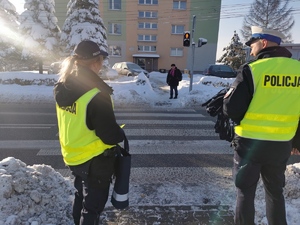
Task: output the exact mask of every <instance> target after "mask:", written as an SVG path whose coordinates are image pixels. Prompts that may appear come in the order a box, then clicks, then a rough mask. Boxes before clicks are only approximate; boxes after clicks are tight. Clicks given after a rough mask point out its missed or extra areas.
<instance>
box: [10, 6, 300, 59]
mask: <svg viewBox="0 0 300 225" xmlns="http://www.w3.org/2000/svg"><path fill="white" fill-rule="evenodd" d="M10 2H11V3H13V4H14V5H15V6H16V8H17V11H18V12H22V10H23V6H24V2H25V0H10ZM253 2H254V0H239V1H238V3H237V0H222V8H221V20H220V28H219V38H218V50H217V59H218V58H219V57H220V56H221V55H222V49H223V48H224V47H226V46H227V45H228V44H229V42H230V40H231V38H232V35H233V32H234V31H235V30H236V31H237V32H238V34H239V36H240V38H241V35H240V32H239V30H240V29H241V27H242V24H243V16H244V15H246V14H248V12H249V9H250V5H251V4H252V3H253ZM290 6H291V7H293V8H294V9H295V12H294V14H293V16H294V20H295V25H294V27H293V29H292V36H293V40H294V43H300V32H299V30H300V0H290Z"/></svg>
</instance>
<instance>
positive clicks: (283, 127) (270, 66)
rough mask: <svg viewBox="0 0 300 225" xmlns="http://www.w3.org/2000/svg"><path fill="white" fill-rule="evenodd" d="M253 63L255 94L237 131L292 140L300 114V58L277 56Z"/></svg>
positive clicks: (280, 139)
mask: <svg viewBox="0 0 300 225" xmlns="http://www.w3.org/2000/svg"><path fill="white" fill-rule="evenodd" d="M249 67H250V69H251V72H252V77H253V82H254V92H255V94H254V95H253V99H252V101H251V103H250V105H249V107H248V110H247V112H246V114H245V116H244V118H243V119H242V121H241V122H240V125H238V126H236V127H235V133H236V134H238V135H239V136H241V137H246V138H252V139H259V140H270V141H288V140H291V139H292V138H293V136H294V135H295V132H296V130H297V126H298V121H299V116H300V83H299V81H300V62H298V61H297V60H293V59H289V58H283V57H276V58H268V59H261V60H257V61H255V62H253V63H250V64H249ZM266 68H267V71H266ZM295 71H296V72H295ZM297 71H299V72H297ZM278 105H280V106H281V107H278Z"/></svg>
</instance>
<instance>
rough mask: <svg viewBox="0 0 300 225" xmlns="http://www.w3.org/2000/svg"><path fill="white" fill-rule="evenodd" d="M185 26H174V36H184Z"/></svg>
mask: <svg viewBox="0 0 300 225" xmlns="http://www.w3.org/2000/svg"><path fill="white" fill-rule="evenodd" d="M183 32H184V26H183V25H172V34H183Z"/></svg>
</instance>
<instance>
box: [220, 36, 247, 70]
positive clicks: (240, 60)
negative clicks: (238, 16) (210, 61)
mask: <svg viewBox="0 0 300 225" xmlns="http://www.w3.org/2000/svg"><path fill="white" fill-rule="evenodd" d="M223 51H225V53H224V54H223V55H222V56H221V58H220V59H219V60H217V62H219V63H224V64H225V65H229V66H231V67H232V68H233V69H235V70H238V69H239V68H240V66H241V65H243V64H244V63H245V62H246V52H245V49H244V45H243V43H242V42H241V41H240V37H239V35H238V34H237V33H236V31H234V34H233V37H232V38H231V41H230V44H229V46H227V47H225V48H223Z"/></svg>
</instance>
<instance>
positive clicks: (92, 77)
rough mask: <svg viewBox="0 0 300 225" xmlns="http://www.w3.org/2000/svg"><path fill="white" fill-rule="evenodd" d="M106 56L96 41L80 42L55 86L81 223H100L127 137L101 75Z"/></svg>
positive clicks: (63, 144) (63, 146) (64, 149)
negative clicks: (120, 148) (119, 151)
mask: <svg viewBox="0 0 300 225" xmlns="http://www.w3.org/2000/svg"><path fill="white" fill-rule="evenodd" d="M106 56H107V53H106V52H105V51H103V50H102V49H100V48H99V46H98V44H96V43H95V42H93V41H89V40H85V41H82V42H80V43H79V44H78V45H77V46H76V47H75V50H74V53H73V55H72V56H70V57H68V58H66V59H65V60H64V62H63V64H62V68H61V71H60V73H59V74H60V78H59V81H58V83H57V84H56V85H55V87H54V96H55V100H56V111H57V120H58V128H59V141H60V145H61V151H62V155H63V159H64V162H65V163H66V165H68V166H69V168H70V169H71V171H72V173H73V175H74V176H75V180H74V186H75V188H76V193H75V199H74V204H73V218H74V223H75V224H76V225H79V224H80V225H98V224H99V215H100V213H101V212H102V211H103V209H104V206H105V204H106V202H107V200H108V194H109V186H110V181H111V177H112V175H113V173H114V166H115V161H116V158H115V155H116V147H115V146H116V145H117V144H118V143H119V142H122V141H123V139H124V131H123V130H122V129H121V128H120V126H119V125H118V124H117V122H116V118H115V115H114V111H113V104H112V100H111V95H112V93H113V90H112V88H111V87H109V86H108V85H107V84H106V83H105V82H104V81H103V80H102V79H101V78H100V77H99V76H98V72H99V70H100V69H101V67H102V63H103V59H104V57H106Z"/></svg>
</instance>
